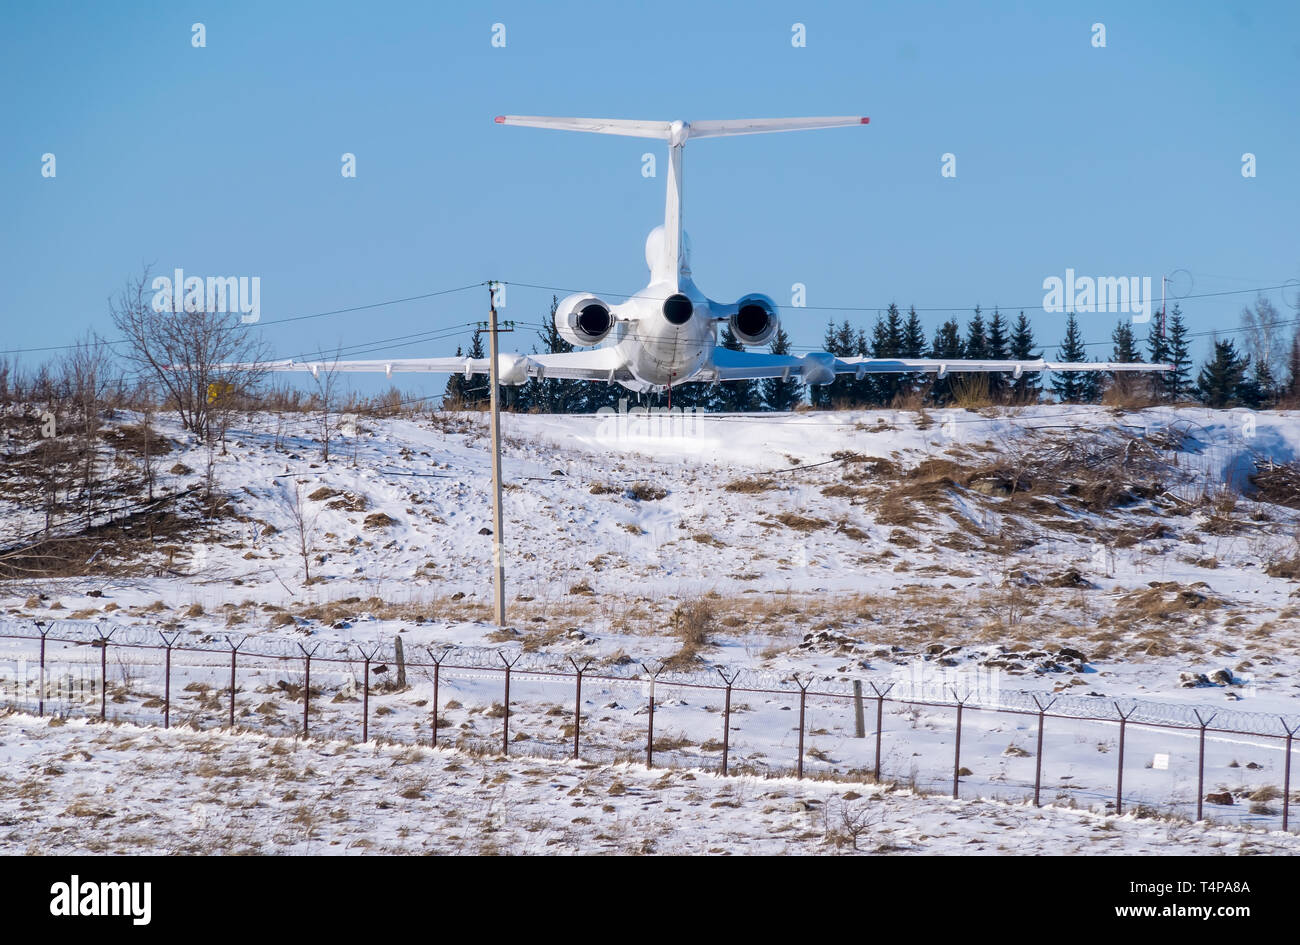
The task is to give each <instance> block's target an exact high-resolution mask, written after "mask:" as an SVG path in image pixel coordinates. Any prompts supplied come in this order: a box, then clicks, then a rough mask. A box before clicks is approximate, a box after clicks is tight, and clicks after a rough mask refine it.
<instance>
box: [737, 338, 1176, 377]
mask: <svg viewBox="0 0 1300 945" xmlns="http://www.w3.org/2000/svg"><path fill="white" fill-rule="evenodd" d="M712 370H713V375H714V379H715V380H719V381H740V380H753V379H756V378H767V377H779V378H784V379H786V380H795V381H803V382H805V383H809V384H829V383H830V382H831V381H832V380H834V379H835V376H836V375H838V374H852V375H855V376H856V377H863V376H865V375H867V374H934V375H936V376H938V377H945V376H946V375H948V374H950V373H951V374H961V373H968V372H970V373H993V372H1005V373H1007V374H1011V375H1013V376H1015V377H1019V376H1020V375H1021V374H1023V373H1025V372H1026V371H1031V372H1032V371H1107V372H1110V371H1171V370H1173V365H1172V364H1145V363H1142V362H1135V363H1115V362H1109V361H1043V360H1037V361H980V360H966V359H961V358H954V359H951V360H947V359H936V358H863V357H849V358H837V357H835V356H834V355H832V354H827V353H826V352H811V353H809V354H805V355H781V354H764V353H760V352H750V351H732V350H730V349H729V348H722V347H717V348H714V349H713V369H712Z"/></svg>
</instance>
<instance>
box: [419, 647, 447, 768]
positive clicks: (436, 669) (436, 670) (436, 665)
mask: <svg viewBox="0 0 1300 945" xmlns="http://www.w3.org/2000/svg"><path fill="white" fill-rule="evenodd" d="M424 651H425V652H426V653H428V654H429V659H431V660H433V739H432V740H431V741H430V745H431V747H433V748H437V747H438V677H439V676H440V675H441V670H442V661H443V660H445V659H446V658H447V654H448V653H449V652H450V651H451V647H450V645H447V646H444V647H443V649H442V656H441V657H437V656H434V655H433V650H432V649H430V648H429V647H427V646H426V647H425V648H424Z"/></svg>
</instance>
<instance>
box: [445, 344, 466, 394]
mask: <svg viewBox="0 0 1300 945" xmlns="http://www.w3.org/2000/svg"><path fill="white" fill-rule="evenodd" d="M456 357H458V358H463V357H465V353H464V352H463V351H462V350H461V347H460V345H457V346H456ZM442 409H443V410H464V409H465V375H464V374H453V375H451V376H450V377H449V378H447V386H446V388H445V389H444V390H443V392H442Z"/></svg>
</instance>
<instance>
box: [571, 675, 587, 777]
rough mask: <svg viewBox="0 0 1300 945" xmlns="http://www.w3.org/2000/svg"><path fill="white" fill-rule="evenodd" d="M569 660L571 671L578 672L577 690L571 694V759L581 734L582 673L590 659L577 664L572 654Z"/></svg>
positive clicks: (575, 755)
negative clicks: (571, 666)
mask: <svg viewBox="0 0 1300 945" xmlns="http://www.w3.org/2000/svg"><path fill="white" fill-rule="evenodd" d="M569 662H570V663H571V664H572V665H573V671H574V672H575V673H577V674H578V686H577V691H576V692H575V693H574V695H573V760H574V761H577V760H578V740H579V738H581V735H582V674H583V673H585V672H586V671H587V667H588V666H590V665H591V662H592V661H591V659H590V658H588V659H586V660H584V661H583V663H582V665H581V666H579V665H578V664H577V662H576V661H575V660H574V658H573V657H572V656H570V657H569Z"/></svg>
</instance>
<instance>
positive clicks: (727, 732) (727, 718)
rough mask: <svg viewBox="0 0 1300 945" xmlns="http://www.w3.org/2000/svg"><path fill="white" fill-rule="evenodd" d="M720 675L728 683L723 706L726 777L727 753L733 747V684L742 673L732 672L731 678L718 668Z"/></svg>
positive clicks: (723, 747) (723, 750)
mask: <svg viewBox="0 0 1300 945" xmlns="http://www.w3.org/2000/svg"><path fill="white" fill-rule="evenodd" d="M718 675H719V676H721V677H722V681H723V682H724V683H726V684H727V695H726V702H725V703H724V704H723V707H722V776H723V777H726V776H727V755H728V753H729V752H730V749H731V684H732V683H733V682H735V681H736V677H737V676H739V675H740V670H736V671H735V672H734V673H732V674H731V678H730V679H728V678H727V674H726V673H724V672H723V671H722V670H718Z"/></svg>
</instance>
